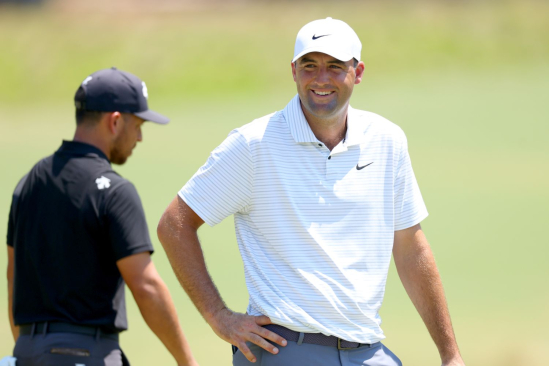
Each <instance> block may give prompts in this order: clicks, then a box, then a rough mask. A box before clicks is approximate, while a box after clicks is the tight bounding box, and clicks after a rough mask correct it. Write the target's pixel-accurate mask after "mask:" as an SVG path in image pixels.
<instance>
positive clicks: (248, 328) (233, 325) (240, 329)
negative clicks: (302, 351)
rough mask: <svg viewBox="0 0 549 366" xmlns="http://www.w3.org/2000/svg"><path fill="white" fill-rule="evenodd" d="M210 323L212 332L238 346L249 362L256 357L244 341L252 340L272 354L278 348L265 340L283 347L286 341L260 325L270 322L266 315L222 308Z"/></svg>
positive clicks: (253, 360) (275, 352)
mask: <svg viewBox="0 0 549 366" xmlns="http://www.w3.org/2000/svg"><path fill="white" fill-rule="evenodd" d="M212 323H213V324H211V326H212V329H213V330H214V332H215V333H216V334H217V335H218V336H219V337H220V338H221V339H223V340H225V341H227V342H229V343H230V344H232V345H234V346H236V347H238V349H239V350H240V352H242V354H244V356H246V358H247V359H248V360H249V361H250V362H255V361H256V358H255V356H254V355H253V353H252V352H251V351H250V349H249V348H248V346H247V345H246V342H252V343H254V344H256V345H258V346H259V347H261V348H263V349H264V350H266V351H268V352H270V353H272V354H274V355H276V354H277V353H278V348H276V347H275V346H273V345H272V344H271V343H269V342H267V340H269V341H271V342H274V343H276V344H278V345H280V346H283V347H284V346H286V344H287V343H288V342H286V340H285V339H284V338H282V337H281V336H279V335H278V334H276V333H273V332H271V331H270V330H268V329H265V328H263V327H262V325H267V324H271V319H269V318H268V317H266V316H251V315H246V314H240V313H235V312H233V311H231V310H229V309H227V308H223V309H221V310H220V311H218V312H217V314H215V318H214V321H213V322H212Z"/></svg>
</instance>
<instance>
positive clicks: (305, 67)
mask: <svg viewBox="0 0 549 366" xmlns="http://www.w3.org/2000/svg"><path fill="white" fill-rule="evenodd" d="M363 73H364V63H363V62H362V61H361V62H359V63H358V64H357V66H356V68H355V67H354V60H353V59H351V60H349V61H347V62H343V61H340V60H338V59H336V58H334V57H332V56H329V55H327V54H325V53H320V52H312V53H308V54H306V55H304V56H302V57H301V58H299V59H298V60H297V61H296V62H295V64H294V63H292V74H293V77H294V81H295V83H296V85H297V93H298V94H299V98H300V99H301V105H302V108H303V113H304V114H305V117H307V119H308V120H309V122H311V120H310V119H326V120H331V119H335V118H338V117H341V116H345V115H346V113H347V107H348V106H349V99H350V98H351V94H352V93H353V87H354V85H355V84H358V83H360V81H361V80H362V75H363Z"/></svg>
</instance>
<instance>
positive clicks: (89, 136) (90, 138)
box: [73, 126, 111, 160]
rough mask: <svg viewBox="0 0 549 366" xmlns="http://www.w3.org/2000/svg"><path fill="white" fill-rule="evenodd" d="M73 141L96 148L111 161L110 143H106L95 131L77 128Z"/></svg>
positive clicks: (82, 127)
mask: <svg viewBox="0 0 549 366" xmlns="http://www.w3.org/2000/svg"><path fill="white" fill-rule="evenodd" d="M73 141H76V142H83V143H85V144H88V145H92V146H95V147H96V148H98V149H99V150H101V151H102V152H103V153H104V154H105V155H106V156H107V158H108V159H109V160H110V159H111V154H110V149H109V146H108V143H106V142H105V139H102V138H101V137H100V136H99V135H98V134H97V133H96V131H94V130H93V129H89V128H86V127H84V126H78V127H77V128H76V132H75V133H74V137H73Z"/></svg>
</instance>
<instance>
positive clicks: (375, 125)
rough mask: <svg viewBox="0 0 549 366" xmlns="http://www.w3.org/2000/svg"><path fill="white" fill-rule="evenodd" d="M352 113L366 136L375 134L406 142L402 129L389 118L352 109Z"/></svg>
mask: <svg viewBox="0 0 549 366" xmlns="http://www.w3.org/2000/svg"><path fill="white" fill-rule="evenodd" d="M350 113H352V117H353V118H354V120H355V121H356V123H357V124H358V125H359V126H360V129H361V130H362V131H364V133H365V134H366V133H368V134H374V135H378V136H380V137H384V138H386V139H391V140H394V141H398V142H403V141H406V135H405V133H404V131H403V130H402V128H401V127H400V126H398V125H397V124H396V123H393V122H391V121H389V120H388V119H387V118H385V117H383V116H380V115H379V114H376V113H373V112H368V111H363V110H360V109H352V110H351V111H350Z"/></svg>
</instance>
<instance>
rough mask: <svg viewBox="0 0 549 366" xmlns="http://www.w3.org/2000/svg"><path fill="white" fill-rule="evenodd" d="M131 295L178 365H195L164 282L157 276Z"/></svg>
mask: <svg viewBox="0 0 549 366" xmlns="http://www.w3.org/2000/svg"><path fill="white" fill-rule="evenodd" d="M133 295H134V298H135V300H136V302H137V305H138V306H139V310H140V311H141V314H142V315H143V319H145V322H146V323H147V325H148V326H149V328H150V329H151V330H152V331H153V333H154V334H155V335H156V336H157V337H158V339H160V341H161V342H162V343H163V344H164V345H165V346H166V348H167V349H168V351H169V352H170V353H171V354H172V355H173V357H174V358H175V359H176V361H177V363H178V365H196V361H195V360H194V358H193V356H192V352H191V348H190V346H189V343H188V342H187V339H186V338H185V335H184V334H183V331H182V330H181V327H180V326H179V320H178V318H177V312H176V310H175V306H174V304H173V301H172V298H171V296H170V293H169V291H168V289H167V287H166V285H165V284H164V282H163V281H162V280H161V279H160V278H158V279H157V280H155V281H154V282H151V283H148V284H146V285H144V286H143V288H142V289H140V290H139V291H138V290H134V293H133Z"/></svg>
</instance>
